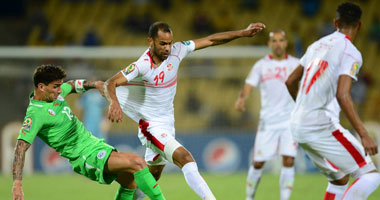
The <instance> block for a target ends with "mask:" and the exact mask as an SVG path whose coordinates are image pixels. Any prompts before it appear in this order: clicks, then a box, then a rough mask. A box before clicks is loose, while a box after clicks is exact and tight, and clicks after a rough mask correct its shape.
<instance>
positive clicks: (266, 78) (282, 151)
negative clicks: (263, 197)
mask: <svg viewBox="0 0 380 200" xmlns="http://www.w3.org/2000/svg"><path fill="white" fill-rule="evenodd" d="M287 45H288V41H287V39H286V35H285V32H284V31H282V30H275V31H272V32H270V33H269V41H268V46H269V47H270V48H271V50H272V54H269V55H267V56H265V57H264V58H261V59H260V60H259V61H257V62H256V64H255V65H254V66H253V67H252V70H251V72H250V73H249V75H248V77H247V79H246V81H245V83H246V84H245V86H244V88H243V89H242V90H241V92H240V93H239V96H238V98H237V100H236V103H235V108H236V109H237V110H239V111H242V112H243V111H245V101H246V99H247V98H248V97H249V95H250V94H251V92H252V91H253V87H258V86H260V93H261V111H260V123H259V127H258V131H257V134H256V138H255V146H254V152H253V163H252V165H251V166H250V167H249V170H248V177H247V186H246V194H247V197H246V200H252V199H254V196H255V192H256V189H257V186H258V184H259V182H260V179H261V175H262V171H263V169H262V168H263V166H264V164H265V162H266V161H268V160H271V159H273V158H274V157H275V156H276V155H277V154H279V155H281V156H282V163H283V167H282V169H281V177H280V188H281V195H280V196H281V199H282V200H285V199H289V197H290V195H291V192H292V187H293V182H294V157H295V156H296V154H297V144H296V142H294V140H293V137H292V135H291V133H290V130H289V118H290V113H291V111H292V109H293V108H294V101H293V99H292V97H291V96H290V95H289V92H288V91H287V89H286V86H285V81H286V79H287V78H288V75H289V74H290V73H291V72H292V71H293V70H294V69H295V68H296V67H297V66H298V59H297V58H295V57H293V56H290V55H288V54H287V53H286V47H287Z"/></svg>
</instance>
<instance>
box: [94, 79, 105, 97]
mask: <svg viewBox="0 0 380 200" xmlns="http://www.w3.org/2000/svg"><path fill="white" fill-rule="evenodd" d="M103 86H104V82H103V81H96V82H95V87H96V89H98V90H99V92H100V94H101V95H102V96H103V97H104V87H103Z"/></svg>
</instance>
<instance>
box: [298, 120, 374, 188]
mask: <svg viewBox="0 0 380 200" xmlns="http://www.w3.org/2000/svg"><path fill="white" fill-rule="evenodd" d="M299 134H301V133H299ZM299 144H300V145H301V146H302V148H303V149H304V150H305V151H306V153H307V154H308V155H309V156H310V158H311V159H312V161H313V163H314V164H315V166H316V167H318V168H319V170H320V171H321V172H322V173H323V174H324V175H325V176H326V177H327V178H328V179H329V180H330V181H332V180H338V179H341V178H343V177H344V176H345V175H347V174H350V175H351V176H352V177H353V178H358V177H360V176H361V175H363V174H365V173H368V172H370V171H372V170H375V169H376V168H375V166H374V164H373V163H372V160H371V158H370V157H369V156H365V153H364V148H363V146H362V144H361V143H360V142H359V141H358V140H357V139H356V138H355V137H354V136H353V135H352V134H351V133H350V132H349V131H347V130H346V129H344V128H343V127H342V126H340V125H339V124H336V125H332V126H331V128H329V129H324V130H322V131H321V132H320V134H319V137H318V139H315V140H313V141H310V142H305V143H299Z"/></svg>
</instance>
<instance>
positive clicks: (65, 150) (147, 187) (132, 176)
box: [12, 65, 165, 200]
mask: <svg viewBox="0 0 380 200" xmlns="http://www.w3.org/2000/svg"><path fill="white" fill-rule="evenodd" d="M65 77H66V73H65V72H64V71H63V69H62V68H61V67H58V66H54V65H42V66H39V67H37V68H36V69H35V71H34V75H33V81H34V86H35V88H34V92H32V93H31V94H30V103H29V107H28V109H27V112H26V116H25V121H24V123H23V126H22V128H21V130H20V135H19V137H18V139H17V143H16V147H15V154H14V160H13V189H12V195H13V200H20V199H24V194H23V191H22V170H23V166H24V160H25V152H26V151H27V150H28V148H29V147H30V145H31V144H32V143H33V140H34V139H35V137H36V136H38V137H40V138H41V139H42V140H43V141H44V142H45V143H46V144H48V145H49V146H50V147H52V148H53V149H54V150H56V151H57V152H59V153H60V154H61V156H63V157H65V158H67V159H68V160H69V162H70V164H71V165H72V168H73V170H74V171H75V172H77V173H78V174H82V175H84V176H86V177H87V178H89V179H91V180H94V181H97V182H99V183H101V184H110V183H112V182H113V181H114V180H116V181H117V182H118V183H119V184H120V185H121V186H120V188H119V190H118V192H117V194H116V197H115V199H116V200H127V199H128V200H129V199H132V198H133V192H134V189H135V188H136V184H137V186H138V187H139V188H140V189H141V190H142V191H144V192H145V193H146V194H147V195H148V196H149V197H150V198H151V199H159V200H162V199H165V198H164V196H163V195H162V193H161V189H160V187H159V186H157V182H156V180H155V179H154V177H153V176H152V174H151V173H150V172H149V169H148V168H147V167H146V163H145V161H144V159H143V158H141V157H140V156H138V155H136V154H133V153H119V152H116V149H115V148H113V147H112V146H110V145H108V144H106V143H104V140H101V139H98V138H96V137H94V136H92V134H91V133H90V132H89V131H87V130H86V129H85V128H84V126H83V123H82V122H81V121H79V120H78V118H76V117H75V115H74V114H73V113H72V111H71V109H70V107H69V106H68V104H67V103H66V101H65V99H64V98H65V97H66V96H67V95H69V94H71V93H83V92H85V91H86V90H88V89H91V88H97V89H99V91H101V92H103V84H104V83H103V82H102V81H96V82H93V81H85V80H75V81H68V82H66V83H63V78H65Z"/></svg>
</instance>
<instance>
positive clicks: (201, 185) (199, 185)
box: [182, 162, 215, 200]
mask: <svg viewBox="0 0 380 200" xmlns="http://www.w3.org/2000/svg"><path fill="white" fill-rule="evenodd" d="M182 172H183V175H184V176H185V180H186V182H187V184H188V185H189V186H190V187H191V189H193V190H194V192H195V193H197V194H198V196H199V197H201V199H207V200H213V199H215V197H214V195H213V194H212V192H211V190H210V188H209V187H208V185H207V183H206V181H205V180H204V179H203V178H202V176H201V175H200V174H199V172H198V167H197V164H196V163H195V162H188V163H186V164H185V165H184V166H183V167H182Z"/></svg>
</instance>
